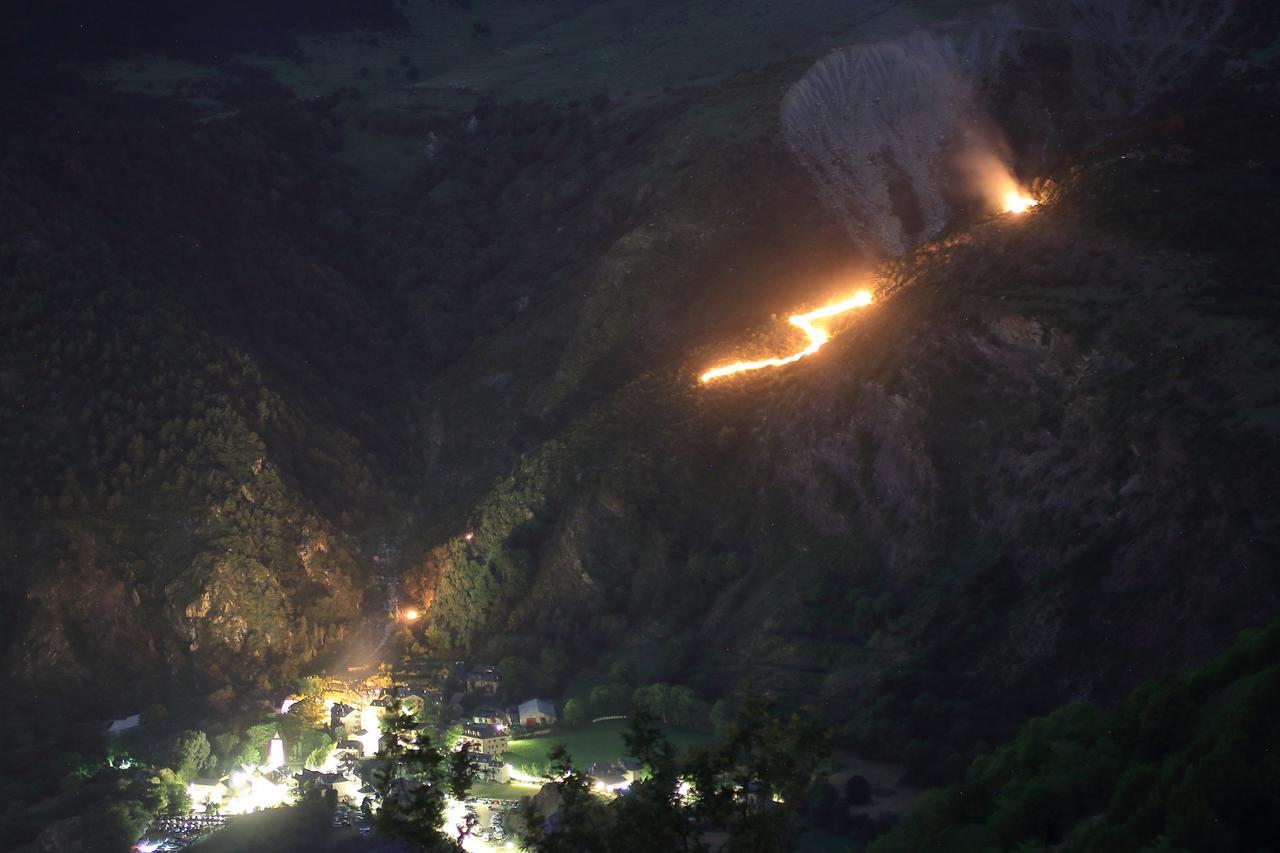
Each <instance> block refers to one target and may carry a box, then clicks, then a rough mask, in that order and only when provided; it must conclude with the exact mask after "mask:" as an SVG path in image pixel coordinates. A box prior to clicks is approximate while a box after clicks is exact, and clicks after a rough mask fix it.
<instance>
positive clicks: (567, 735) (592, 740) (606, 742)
mask: <svg viewBox="0 0 1280 853" xmlns="http://www.w3.org/2000/svg"><path fill="white" fill-rule="evenodd" d="M627 725H628V724H627V721H626V720H605V721H604V722H600V723H588V724H587V725H585V726H578V727H576V728H561V729H557V730H555V731H553V732H552V733H551V734H548V735H543V736H541V737H531V738H524V739H522V740H513V741H511V749H510V751H508V752H506V753H505V754H504V755H503V758H505V759H506V760H507V761H508V762H510V763H511V766H513V767H515V768H517V769H519V770H522V771H524V772H525V773H530V774H534V775H540V774H542V773H543V772H545V770H546V767H547V756H548V755H549V754H550V752H551V748H552V747H554V746H555V745H556V744H558V743H562V744H564V745H565V747H566V748H567V749H568V750H569V755H571V756H572V757H573V760H574V764H576V765H577V766H579V767H584V768H585V767H590V766H591V765H592V764H595V763H597V762H601V761H606V762H609V761H617V760H618V758H620V757H621V756H622V755H623V752H624V750H625V749H626V746H625V744H624V743H623V741H622V733H623V732H625V731H626V730H627ZM661 728H662V733H663V734H665V735H666V736H667V739H668V740H670V741H671V745H672V746H674V747H675V748H676V749H677V750H678V751H683V750H684V749H685V748H687V747H689V746H691V745H693V744H697V743H703V742H705V741H707V740H709V739H710V737H711V736H710V735H709V734H704V733H702V732H695V731H691V730H689V729H681V728H676V727H674V726H662V727H661Z"/></svg>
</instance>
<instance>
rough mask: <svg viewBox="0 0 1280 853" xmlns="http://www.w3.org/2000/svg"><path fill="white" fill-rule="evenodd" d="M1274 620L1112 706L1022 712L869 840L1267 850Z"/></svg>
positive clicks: (1276, 676)
mask: <svg viewBox="0 0 1280 853" xmlns="http://www.w3.org/2000/svg"><path fill="white" fill-rule="evenodd" d="M1277 660H1280V621H1278V622H1273V623H1272V624H1271V625H1270V626H1268V627H1267V628H1266V629H1264V630H1262V631H1251V632H1248V633H1246V634H1244V635H1243V636H1242V637H1241V638H1240V640H1239V641H1238V642H1237V643H1236V644H1235V646H1233V647H1232V649H1231V650H1230V651H1229V652H1228V653H1227V654H1226V655H1224V656H1223V657H1222V658H1220V659H1219V660H1218V661H1216V662H1215V663H1213V664H1211V665H1209V666H1207V667H1205V668H1203V669H1201V670H1199V671H1198V672H1196V673H1193V674H1192V675H1190V676H1187V677H1185V678H1172V677H1170V678H1163V679H1157V680H1155V681H1151V682H1148V683H1146V684H1144V685H1143V686H1142V687H1140V688H1138V689H1137V690H1135V691H1134V692H1133V693H1132V694H1131V695H1130V696H1129V698H1128V699H1127V700H1126V701H1125V702H1124V704H1123V705H1122V706H1121V707H1120V708H1119V709H1118V710H1117V711H1115V712H1112V713H1107V712H1104V711H1101V710H1099V709H1097V708H1095V707H1093V706H1091V705H1072V706H1068V707H1065V708H1061V709H1059V710H1057V711H1054V712H1053V713H1052V714H1050V715H1049V716H1047V717H1043V718H1040V719H1036V720H1032V721H1031V722H1030V723H1028V724H1027V726H1026V727H1025V728H1023V730H1022V732H1021V733H1020V734H1019V735H1018V737H1017V739H1015V740H1014V741H1013V742H1012V743H1010V744H1008V745H1006V746H1003V747H1001V748H1000V749H998V750H996V751H995V752H993V753H990V754H988V755H984V756H982V757H980V758H978V759H977V760H976V761H974V762H973V764H972V765H971V766H970V768H969V771H968V773H967V774H966V775H965V778H964V781H963V782H961V783H959V784H957V785H954V786H952V787H949V788H945V789H942V790H939V791H935V792H933V793H931V794H930V795H929V796H928V797H926V799H925V800H924V802H923V804H922V805H921V806H920V807H919V808H918V810H917V811H916V812H915V813H914V814H913V815H912V816H911V818H910V819H909V820H908V821H907V822H906V823H905V824H904V825H903V826H902V827H901V828H899V829H898V830H896V831H895V832H893V833H891V834H890V835H888V836H887V837H885V838H884V839H881V840H880V841H878V842H877V843H876V844H875V845H874V846H873V848H872V849H873V850H875V851H878V853H890V851H897V850H903V851H906V850H926V849H927V850H954V851H958V852H959V851H965V850H974V851H978V850H1014V849H1018V850H1026V849H1042V848H1052V847H1055V846H1059V845H1065V847H1066V848H1067V849H1070V850H1078V851H1098V853H1102V851H1119V850H1138V849H1148V845H1151V847H1150V848H1149V849H1161V850H1166V849H1167V850H1220V851H1224V853H1225V852H1226V851H1237V850H1238V851H1250V850H1258V849H1264V848H1266V847H1267V846H1268V845H1269V844H1270V843H1271V839H1272V836H1273V834H1274V833H1273V827H1272V826H1271V825H1270V817H1269V816H1271V815H1274V814H1275V811H1276V809H1277V808H1280V762H1278V761H1277V760H1276V759H1275V758H1274V757H1273V756H1275V755H1276V754H1277V752H1278V751H1280V736H1278V735H1277V733H1276V730H1275V727H1274V726H1273V725H1272V721H1274V719H1275V717H1276V714H1277V713H1280V665H1278V664H1277V663H1276V661H1277Z"/></svg>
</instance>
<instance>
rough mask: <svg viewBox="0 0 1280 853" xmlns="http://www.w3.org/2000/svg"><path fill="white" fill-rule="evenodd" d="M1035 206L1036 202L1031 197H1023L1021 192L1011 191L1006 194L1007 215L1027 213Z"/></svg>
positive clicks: (1005, 206) (1005, 207)
mask: <svg viewBox="0 0 1280 853" xmlns="http://www.w3.org/2000/svg"><path fill="white" fill-rule="evenodd" d="M1035 206H1036V200H1035V199H1034V198H1032V197H1031V196H1027V195H1023V194H1022V192H1021V191H1019V190H1009V191H1008V192H1006V193H1005V194H1004V212H1005V213H1026V212H1027V211H1028V210H1029V209H1031V208H1033V207H1035Z"/></svg>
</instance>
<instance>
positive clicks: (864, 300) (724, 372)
mask: <svg viewBox="0 0 1280 853" xmlns="http://www.w3.org/2000/svg"><path fill="white" fill-rule="evenodd" d="M1035 206H1036V199H1034V198H1032V197H1031V196H1029V195H1027V194H1025V193H1023V192H1022V190H1020V189H1017V188H1016V187H1015V188H1014V189H1011V190H1007V191H1005V192H1004V194H1003V202H1002V207H1001V213H1010V214H1015V215H1016V214H1020V213H1026V212H1027V211H1028V210H1030V209H1031V208H1033V207H1035ZM874 301H875V297H874V296H873V295H872V293H871V291H870V290H859V291H857V292H856V293H854V294H853V295H852V296H850V297H848V298H846V299H842V300H840V301H839V302H833V303H832V304H830V305H824V306H823V307H821V308H818V309H816V310H813V311H809V312H808V313H805V314H792V315H791V316H790V317H788V318H787V322H788V323H790V324H791V325H793V326H795V327H796V328H797V329H799V330H800V331H802V332H804V334H805V336H806V337H807V338H808V339H809V343H808V344H807V345H806V346H805V347H804V348H803V349H801V350H799V351H798V352H794V353H792V354H791V355H786V356H779V357H776V358H762V359H758V360H756V361H735V362H733V363H732V364H725V365H722V366H720V367H713V368H711V369H710V370H708V371H706V372H705V373H703V374H702V375H700V376H699V377H698V381H699V382H701V383H703V384H704V385H705V384H707V383H708V382H714V381H715V380H717V379H723V378H724V377H726V376H734V375H736V374H739V373H750V372H751V371H754V370H763V369H764V368H766V367H782V366H783V365H786V364H791V363H792V362H795V361H799V360H800V359H802V358H807V357H809V356H811V355H813V354H814V353H815V352H817V351H818V350H820V349H821V348H822V346H823V344H825V343H826V342H827V341H829V340H831V332H830V331H829V330H827V329H826V328H824V327H822V326H818V325H816V321H819V320H828V319H830V318H832V317H838V316H839V315H841V314H845V313H848V312H849V311H854V310H856V309H858V308H865V307H867V306H868V305H870V304H871V303H872V302H874Z"/></svg>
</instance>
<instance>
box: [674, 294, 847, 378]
mask: <svg viewBox="0 0 1280 853" xmlns="http://www.w3.org/2000/svg"><path fill="white" fill-rule="evenodd" d="M871 301H872V299H871V291H869V290H859V291H858V292H857V293H855V294H854V295H853V296H850V297H849V298H848V299H845V300H843V301H841V302H835V303H832V304H831V305H827V306H824V307H822V308H819V309H817V310H816V311H810V312H809V313H807V314H793V315H792V316H791V317H789V318H788V322H789V323H791V325H793V326H795V327H796V328H798V329H800V331H802V332H804V333H805V334H806V335H807V336H808V337H809V345H808V346H807V347H805V348H804V349H802V350H800V351H799V352H796V353H792V354H791V355H788V356H784V357H782V358H765V359H761V360H760V361H735V362H734V363H733V364H726V365H724V366H723V367H713V368H712V369H710V370H708V371H707V372H706V373H704V374H702V375H701V376H699V377H698V381H699V382H703V383H706V382H712V381H714V380H716V379H720V378H722V377H725V376H732V375H734V374H735V373H746V372H747V371H750V370H762V369H764V368H766V367H782V366H783V365H784V364H790V363H791V362H793V361H799V360H800V359H802V358H805V357H806V356H811V355H813V354H814V353H815V352H817V351H818V350H820V349H821V348H822V345H823V344H825V343H826V342H827V341H829V340H831V333H830V332H828V331H827V330H826V329H823V328H819V327H818V326H815V325H814V321H815V320H825V319H827V318H829V317H835V316H837V315H840V314H844V313H845V312H847V311H852V310H854V309H855V308H865V307H866V306H868V305H870V304H871Z"/></svg>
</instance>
